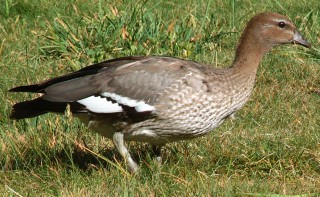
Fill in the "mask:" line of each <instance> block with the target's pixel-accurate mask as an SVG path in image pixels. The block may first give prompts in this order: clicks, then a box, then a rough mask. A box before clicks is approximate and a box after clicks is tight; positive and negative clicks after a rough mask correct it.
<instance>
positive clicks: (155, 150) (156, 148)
mask: <svg viewBox="0 0 320 197" xmlns="http://www.w3.org/2000/svg"><path fill="white" fill-rule="evenodd" d="M161 149H162V145H161V146H156V145H153V146H152V150H153V153H154V154H155V156H156V158H155V160H156V161H157V163H158V164H161V163H162V157H161Z"/></svg>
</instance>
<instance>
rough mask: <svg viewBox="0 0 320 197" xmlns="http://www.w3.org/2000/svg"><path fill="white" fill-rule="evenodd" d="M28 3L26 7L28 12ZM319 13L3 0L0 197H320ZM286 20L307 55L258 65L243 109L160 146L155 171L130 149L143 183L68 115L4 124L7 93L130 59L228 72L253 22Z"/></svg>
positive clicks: (203, 4)
mask: <svg viewBox="0 0 320 197" xmlns="http://www.w3.org/2000/svg"><path fill="white" fill-rule="evenodd" d="M31 2H32V3H31ZM319 10H320V4H319V2H318V1H317V0H308V1H307V0H300V1H294V0H289V1H285V2H284V1H277V0H273V1H261V2H254V1H247V0H245V1H234V0H230V1H221V0H217V1H214V0H208V1H191V0H188V1H181V0H177V1H174V2H171V1H155V0H150V1H138V2H136V1H119V0H116V1H104V0H95V1H80V0H73V1H71V0H70V1H67V2H61V3H60V1H57V2H54V1H48V0H36V1H27V0H21V1H20V0H19V1H15V0H5V1H2V2H1V3H0V14H1V16H2V17H1V18H0V38H1V39H0V72H1V77H0V89H1V91H0V102H1V108H0V109H1V110H0V170H1V171H0V184H1V187H0V193H1V194H3V195H4V196H16V195H22V196H35V195H37V196H38V195H41V196H85V195H86V196H89V195H90V196H99V195H101V196H103V195H104V196H133V195H136V196H138V195H139V196H140V195H141V196H155V195H159V196H160V195H164V196H172V195H174V196H179V195H182V196H184V195H188V196H194V195H197V196H284V195H303V196H318V195H320V95H319V94H317V93H315V92H314V90H318V89H319V88H320V79H319V76H320V69H319V68H320V67H319V61H320V48H319V42H320V40H319V32H320V25H319V24H320V11H319ZM263 11H275V12H280V13H283V14H286V15H288V16H289V17H290V18H291V19H292V20H293V21H294V23H295V24H296V25H297V27H298V29H299V30H300V31H301V32H302V34H303V35H305V37H307V38H308V40H309V41H310V42H311V43H312V44H313V49H311V50H307V49H304V48H301V47H298V46H282V47H278V48H276V49H274V50H272V51H271V52H270V53H269V54H267V55H266V56H265V57H264V59H263V61H262V62H261V64H260V67H259V72H258V75H257V83H256V86H255V90H254V92H253V95H252V97H251V99H250V101H249V102H248V103H247V104H246V105H245V107H244V108H243V109H242V110H241V111H239V112H238V114H237V119H236V120H227V121H226V122H225V123H224V124H223V125H222V126H220V127H219V128H217V129H215V130H214V131H213V132H212V133H210V134H209V135H207V136H205V137H202V138H199V139H195V140H191V141H184V142H179V143H173V144H168V145H167V146H166V149H165V151H164V154H163V155H164V164H163V165H162V166H158V165H157V164H156V163H154V162H153V160H152V154H151V153H150V147H149V146H148V145H146V144H141V143H131V144H130V151H131V153H133V154H134V157H135V159H136V160H137V161H139V163H140V164H141V167H142V170H141V174H140V175H138V176H133V175H131V174H128V173H127V172H126V171H125V169H124V168H125V165H124V163H123V162H122V160H121V158H120V156H119V155H118V154H117V151H115V150H114V148H113V146H112V143H111V142H110V141H109V140H107V139H104V138H102V137H100V136H99V135H97V134H95V133H93V132H90V131H89V130H88V129H86V128H85V126H84V125H82V124H80V123H79V121H78V120H76V119H72V117H70V116H69V115H65V116H61V115H60V116H59V115H54V114H47V115H43V116H41V117H38V118H33V119H28V120H21V121H12V120H9V114H10V109H11V106H12V104H14V103H16V102H18V101H22V100H25V99H30V98H31V97H32V96H31V95H29V94H13V93H10V94H9V93H8V92H7V90H8V89H10V88H12V87H15V86H18V85H22V84H31V83H35V82H39V81H42V80H44V79H48V78H51V77H54V76H58V75H62V74H65V73H68V72H71V71H75V70H77V69H79V68H81V67H84V66H86V65H89V64H91V63H96V62H100V61H103V60H107V59H110V58H115V57H121V56H128V55H164V56H175V57H180V58H186V59H191V60H196V61H201V62H205V63H210V64H212V65H214V66H219V67H226V66H228V65H229V64H230V63H231V62H232V59H233V53H234V48H235V44H236V42H237V40H238V39H239V37H240V33H241V32H242V30H243V28H244V26H245V24H246V22H247V21H248V20H249V19H250V17H252V16H253V15H254V14H255V13H258V12H263Z"/></svg>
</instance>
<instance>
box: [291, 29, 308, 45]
mask: <svg viewBox="0 0 320 197" xmlns="http://www.w3.org/2000/svg"><path fill="white" fill-rule="evenodd" d="M293 43H295V44H299V45H302V46H304V47H307V48H310V47H311V44H310V43H309V42H308V41H307V40H306V39H304V38H303V37H302V35H301V34H300V32H299V31H296V32H295V34H294V36H293Z"/></svg>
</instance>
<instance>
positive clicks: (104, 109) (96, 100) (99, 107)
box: [77, 92, 155, 113]
mask: <svg viewBox="0 0 320 197" xmlns="http://www.w3.org/2000/svg"><path fill="white" fill-rule="evenodd" d="M101 96H103V97H100V96H90V97H87V98H84V99H81V100H78V101H77V102H78V103H80V104H82V105H84V106H86V108H88V109H89V110H90V111H92V112H95V113H116V112H123V108H122V107H121V106H120V105H119V104H121V105H126V106H128V107H134V108H135V110H136V111H137V112H147V111H153V110H155V107H154V106H151V105H149V104H147V103H145V102H144V101H137V100H134V99H130V98H128V97H125V96H121V95H118V94H115V93H109V92H104V93H102V94H101ZM104 97H109V98H111V99H112V100H114V101H115V102H116V103H114V102H112V101H108V100H107V99H106V98H104Z"/></svg>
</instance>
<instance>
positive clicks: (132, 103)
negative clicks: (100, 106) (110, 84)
mask: <svg viewBox="0 0 320 197" xmlns="http://www.w3.org/2000/svg"><path fill="white" fill-rule="evenodd" d="M101 95H102V96H105V97H109V98H111V99H112V100H114V101H116V102H117V103H119V104H122V105H127V106H129V107H134V108H135V110H136V111H137V112H146V111H153V110H155V107H154V106H151V105H149V104H147V103H146V102H144V101H137V100H134V99H130V98H128V97H125V96H120V95H118V94H115V93H110V92H104V93H102V94H101Z"/></svg>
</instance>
